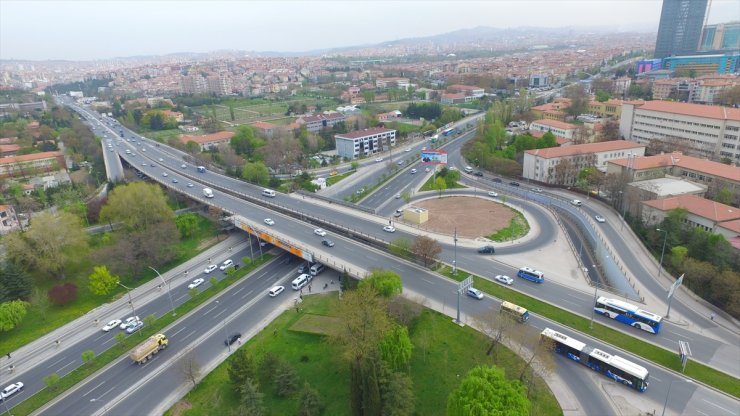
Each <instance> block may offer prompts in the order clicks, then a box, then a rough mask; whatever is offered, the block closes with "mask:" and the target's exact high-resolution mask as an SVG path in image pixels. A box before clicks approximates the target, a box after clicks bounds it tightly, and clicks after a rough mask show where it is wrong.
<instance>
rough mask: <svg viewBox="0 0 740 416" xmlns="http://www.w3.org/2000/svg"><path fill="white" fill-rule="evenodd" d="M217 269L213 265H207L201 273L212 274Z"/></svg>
mask: <svg viewBox="0 0 740 416" xmlns="http://www.w3.org/2000/svg"><path fill="white" fill-rule="evenodd" d="M217 268H218V266H216V265H215V264H209V265H208V266H207V267H206V269H205V270H203V273H205V274H208V273H210V272H212V271H214V270H216V269H217Z"/></svg>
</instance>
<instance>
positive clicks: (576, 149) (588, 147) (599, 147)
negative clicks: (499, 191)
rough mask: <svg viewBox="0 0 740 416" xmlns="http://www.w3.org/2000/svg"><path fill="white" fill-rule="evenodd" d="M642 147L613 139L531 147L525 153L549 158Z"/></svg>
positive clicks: (642, 147) (641, 146)
mask: <svg viewBox="0 0 740 416" xmlns="http://www.w3.org/2000/svg"><path fill="white" fill-rule="evenodd" d="M644 148H645V146H644V145H641V144H637V143H635V142H630V141H626V140H613V141H610V142H599V143H586V144H574V145H570V146H564V147H548V148H546V149H532V150H527V151H526V153H529V154H531V155H534V156H538V157H542V158H545V159H550V158H556V157H564V156H573V155H578V154H590V153H601V152H609V151H614V150H630V149H635V151H637V150H638V149H644Z"/></svg>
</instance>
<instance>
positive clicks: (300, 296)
mask: <svg viewBox="0 0 740 416" xmlns="http://www.w3.org/2000/svg"><path fill="white" fill-rule="evenodd" d="M298 297H299V298H301V301H303V293H301V294H300V295H298Z"/></svg>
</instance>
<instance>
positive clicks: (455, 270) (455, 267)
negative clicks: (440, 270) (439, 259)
mask: <svg viewBox="0 0 740 416" xmlns="http://www.w3.org/2000/svg"><path fill="white" fill-rule="evenodd" d="M453 241H454V242H455V258H454V259H453V260H452V273H453V274H457V227H455V236H454V238H453Z"/></svg>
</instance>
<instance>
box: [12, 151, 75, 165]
mask: <svg viewBox="0 0 740 416" xmlns="http://www.w3.org/2000/svg"><path fill="white" fill-rule="evenodd" d="M60 156H64V154H63V153H62V152H59V151H54V152H42V153H30V154H27V155H19V156H9V157H3V158H0V165H9V164H11V163H18V162H28V161H31V160H40V159H51V158H55V157H60Z"/></svg>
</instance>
